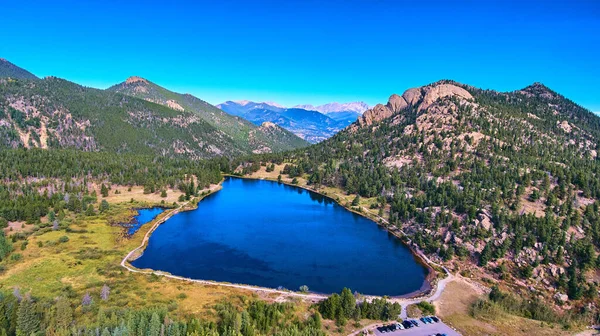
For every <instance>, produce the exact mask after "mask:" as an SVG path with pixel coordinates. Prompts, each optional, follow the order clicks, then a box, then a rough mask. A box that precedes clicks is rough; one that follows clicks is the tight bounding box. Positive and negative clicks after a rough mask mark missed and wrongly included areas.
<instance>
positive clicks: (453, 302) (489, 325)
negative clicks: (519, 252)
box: [434, 278, 573, 336]
mask: <svg viewBox="0 0 600 336" xmlns="http://www.w3.org/2000/svg"><path fill="white" fill-rule="evenodd" d="M481 296H482V293H481V292H480V291H478V290H477V289H476V287H474V286H472V285H470V284H469V283H468V282H466V280H464V279H460V278H457V279H455V280H453V281H451V282H449V283H448V284H447V285H446V289H445V290H444V292H443V293H442V295H441V297H440V298H439V299H438V300H437V301H435V302H434V305H435V306H436V311H437V312H438V316H440V317H441V318H442V319H443V320H444V322H446V323H447V324H449V325H451V326H452V327H454V328H456V329H457V330H459V331H460V332H461V333H462V334H463V335H506V336H532V335H536V336H537V335H540V336H546V335H547V336H550V335H572V334H573V332H572V331H571V332H569V331H565V330H562V328H561V326H559V325H550V324H548V323H544V322H540V321H535V320H530V319H526V318H522V317H518V316H514V315H509V314H504V313H503V314H501V316H497V317H494V318H493V319H475V318H473V317H472V316H471V315H470V314H469V312H470V307H471V305H472V304H473V303H474V302H475V301H476V300H477V299H478V298H480V297H481Z"/></svg>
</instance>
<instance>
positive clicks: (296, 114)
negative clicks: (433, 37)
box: [217, 100, 357, 143]
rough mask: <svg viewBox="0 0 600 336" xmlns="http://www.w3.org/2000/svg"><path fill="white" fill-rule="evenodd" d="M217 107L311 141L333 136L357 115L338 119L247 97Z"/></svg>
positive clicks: (316, 112) (312, 111)
mask: <svg viewBox="0 0 600 336" xmlns="http://www.w3.org/2000/svg"><path fill="white" fill-rule="evenodd" d="M217 107H219V108H220V109H222V110H223V111H226V112H227V113H230V114H233V115H236V116H239V117H242V118H244V119H246V120H249V121H251V122H253V123H255V124H261V123H263V122H265V121H268V122H272V123H274V124H277V125H279V126H281V127H283V128H285V129H287V130H289V131H291V132H293V133H294V134H296V135H297V136H299V137H301V138H302V139H305V140H306V141H308V142H311V143H317V142H319V141H323V140H325V139H327V138H329V137H331V136H333V135H334V134H335V133H336V132H338V131H340V130H341V129H343V128H345V127H346V126H348V125H349V124H350V123H352V122H354V121H355V120H356V118H357V116H356V117H354V118H353V117H351V116H346V117H345V118H342V119H341V120H338V119H335V118H332V117H330V116H329V115H325V114H322V113H320V112H318V111H315V110H306V109H302V108H285V107H282V106H281V105H277V104H275V103H268V102H264V103H256V102H252V101H248V100H244V101H237V102H235V101H226V102H224V103H222V104H219V105H217ZM340 113H341V112H340ZM333 114H335V113H332V115H333Z"/></svg>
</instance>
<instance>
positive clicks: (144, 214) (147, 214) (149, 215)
mask: <svg viewBox="0 0 600 336" xmlns="http://www.w3.org/2000/svg"><path fill="white" fill-rule="evenodd" d="M164 211H165V209H164V208H160V207H154V208H147V209H138V210H137V212H138V214H137V215H136V216H134V217H133V220H132V221H131V223H127V224H123V226H125V227H126V228H127V234H128V235H132V234H134V233H136V232H137V230H139V229H140V228H141V227H142V225H144V224H147V223H149V222H151V221H153V220H154V219H155V218H156V217H157V216H158V215H160V214H161V213H163V212H164Z"/></svg>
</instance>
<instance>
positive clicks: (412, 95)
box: [402, 88, 423, 106]
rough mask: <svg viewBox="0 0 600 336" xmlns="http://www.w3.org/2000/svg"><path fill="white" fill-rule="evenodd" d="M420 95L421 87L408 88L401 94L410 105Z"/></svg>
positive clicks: (417, 100) (416, 101)
mask: <svg viewBox="0 0 600 336" xmlns="http://www.w3.org/2000/svg"><path fill="white" fill-rule="evenodd" d="M422 96H423V95H422V94H421V88H413V89H408V90H406V91H404V93H403V94H402V98H404V100H405V101H406V103H408V105H411V106H412V105H415V104H417V103H418V102H419V100H421V97H422Z"/></svg>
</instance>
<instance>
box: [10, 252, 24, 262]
mask: <svg viewBox="0 0 600 336" xmlns="http://www.w3.org/2000/svg"><path fill="white" fill-rule="evenodd" d="M21 259H23V255H22V254H21V253H15V254H13V255H11V256H10V260H13V261H19V260H21Z"/></svg>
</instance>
